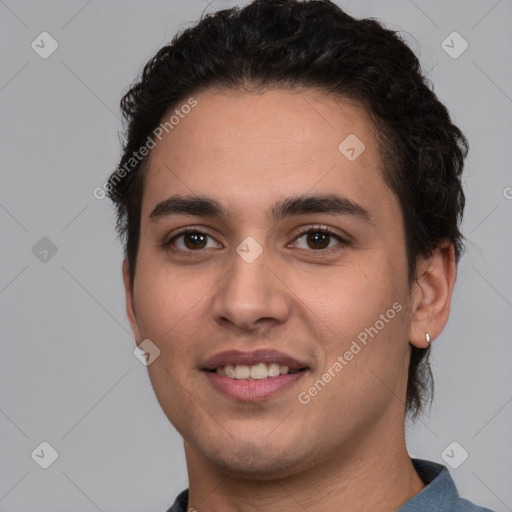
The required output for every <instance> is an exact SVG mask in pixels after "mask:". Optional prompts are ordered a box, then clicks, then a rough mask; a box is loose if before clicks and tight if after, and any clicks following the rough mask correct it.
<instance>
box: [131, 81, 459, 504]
mask: <svg viewBox="0 0 512 512" xmlns="http://www.w3.org/2000/svg"><path fill="white" fill-rule="evenodd" d="M195 97H196V99H197V102H198V105H197V107H196V108H194V109H193V110H192V111H191V112H190V113H189V114H188V115H187V116H186V117H185V118H184V119H183V120H181V121H180V123H179V124H178V125H177V126H176V127H175V128H174V129H173V130H172V131H170V132H169V133H168V134H167V135H165V136H164V138H163V139H162V141H161V142H159V143H158V144H157V146H156V147H155V149H154V150H153V151H152V153H151V155H150V158H149V164H148V172H147V175H146V180H145V188H144V194H143V200H142V224H141V238H140V247H139V253H138V262H137V267H136V272H135V280H134V283H131V282H130V278H129V269H128V264H127V262H126V261H125V262H124V265H123V276H124V282H125V287H126V298H127V300H126V305H127V313H128V317H129V319H130V322H131V326H132V329H133V332H134V336H135V341H136V342H137V343H140V342H141V341H142V340H144V339H150V340H152V342H153V343H154V344H155V345H157V346H158V348H159V349H160V351H161V353H160V356H159V357H158V358H157V359H156V360H155V361H154V362H153V363H152V364H151V365H150V366H148V371H149V376H150V379H151V383H152V385H153V388H154V390H155V393H156V396H157V398H158V400H159V402H160V404H161V406H162V409H163V410H164V412H165V414H166V415H167V417H168V418H169V420H170V421H171V422H172V424H173V425H174V426H175V427H176V429H177V430H178V431H179V432H180V433H181V435H182V436H183V438H184V446H185V454H186V459H187V467H188V473H189V482H190V501H189V507H194V508H195V509H197V510H198V511H199V512H203V511H204V512H207V511H216V510H217V511H218V510H223V511H235V510H236V511H253V510H270V511H273V510H278V509H279V510H283V509H286V510H291V511H295V510H297V511H299V510H308V511H317V510H328V509H330V510H341V509H342V508H343V509H344V510H370V509H371V510H382V511H388V510H389V511H392V510H396V509H397V508H398V507H400V506H401V505H402V504H403V503H405V502H406V501H407V500H408V499H410V498H411V497H412V496H414V495H415V494H417V493H418V492H419V491H421V489H422V488H423V487H424V484H423V482H422V481H421V480H420V478H419V477H418V475H417V474H416V472H415V470H414V468H413V466H412V464H411V462H410V459H409V456H408V454H407V450H406V446H405V441H404V411H405V405H404V401H405V396H406V384H407V367H408V362H409V351H410V344H412V345H415V346H418V347H424V346H426V340H425V332H429V333H430V336H431V338H432V340H434V339H435V338H436V337H437V336H438V335H439V333H440V332H441V331H442V329H443V328H444V326H445V324H446V321H447V319H448V315H449V308H450V299H451V293H452V289H453V285H454V282H455V277H456V268H455V261H454V253H453V248H452V246H451V245H450V244H449V243H445V244H442V245H441V246H440V247H439V248H438V249H437V250H436V251H435V252H434V254H433V255H432V257H431V258H430V259H428V260H421V261H419V262H418V272H417V279H416V280H415V282H414V283H413V284H412V285H411V286H410V285H409V283H408V279H407V260H406V251H405V236H404V229H403V222H402V214H401V210H400V206H399V203H398V201H397V198H396V197H395V195H394V193H393V192H392V191H391V190H390V189H389V188H388V187H387V185H386V184H385V182H384V180H383V178H382V170H381V162H380V157H379V153H378V147H377V138H376V134H375V131H374V130H375V129H374V127H373V125H372V123H371V121H370V119H369V118H368V116H367V115H366V113H365V111H364V109H363V108H362V107H360V106H359V105H357V104H355V103H353V102H352V103H350V102H348V101H347V100H342V99H339V98H334V97H326V96H325V95H320V94H319V93H317V92H314V91H308V90H295V91H292V90H267V91H265V92H260V93H246V92H239V91H232V90H224V89H210V90H207V91H204V92H202V93H200V94H198V95H196V96H195ZM349 134H356V135H357V137H358V138H359V139H360V140H361V141H363V142H364V144H365V147H366V149H365V150H364V152H363V153H362V154H361V155H360V156H359V157H358V158H357V159H356V160H355V161H349V160H348V159H347V158H346V157H345V156H344V155H343V154H342V153H341V152H340V150H339V149H338V146H339V144H340V143H341V142H342V141H343V140H344V139H345V138H346V137H347V136H348V135H349ZM322 194H336V195H339V196H343V197H345V198H347V199H349V200H350V201H352V202H353V203H357V204H358V205H360V206H362V207H363V208H364V209H366V210H367V211H368V212H369V214H370V217H371V222H368V221H366V220H364V219H362V218H360V217H359V216H357V215H347V214H344V215H343V214H339V213H318V212H311V213H305V214H304V213H302V214H297V215H292V216H288V217H286V218H283V219H278V220H276V219H273V217H272V208H273V206H274V204H275V203H276V202H278V201H281V200H283V199H284V198H287V197H291V196H311V195H322ZM174 195H180V196H186V197H189V196H202V197H208V198H211V199H214V200H216V201H218V202H219V203H220V204H221V205H222V206H223V207H224V208H225V210H226V211H227V215H226V216H225V217H211V216H206V215H189V214H186V215H185V214H179V215H167V216H158V217H155V218H151V217H150V214H151V212H153V210H154V208H155V206H156V205H157V204H159V203H160V202H162V201H164V200H166V199H167V198H168V197H170V196H174ZM186 226H191V227H193V228H196V229H197V231H200V232H202V233H205V234H207V235H209V237H208V238H206V239H205V240H207V243H206V245H204V244H203V245H204V246H202V248H200V249H195V248H194V247H197V245H194V244H193V240H196V241H197V238H194V239H193V240H192V239H191V237H190V235H188V236H185V237H183V236H182V237H178V238H174V237H175V236H177V234H178V230H179V229H180V228H183V227H186ZM319 226H320V227H323V228H328V229H329V230H331V231H333V232H334V233H335V234H336V235H339V236H341V237H343V238H345V239H346V238H348V239H349V243H347V244H345V243H341V242H339V240H337V239H336V238H335V237H331V238H327V242H328V246H327V248H318V245H315V244H314V241H315V240H318V239H317V238H316V239H313V245H311V240H312V238H311V236H309V237H308V235H304V234H301V233H300V229H301V228H308V229H309V228H311V229H312V230H313V232H317V231H318V229H317V228H318V227H319ZM315 229H316V230H317V231H315ZM248 236H251V237H253V238H254V239H255V240H256V241H257V242H258V243H259V244H260V246H261V248H262V250H263V251H262V253H261V255H260V256H259V257H258V258H257V259H256V260H255V261H254V262H252V263H247V262H246V261H244V259H242V258H241V257H240V256H239V255H238V254H237V252H236V251H235V249H236V247H237V246H238V245H239V244H240V243H241V242H242V240H244V239H245V238H246V237H248ZM171 240H174V242H173V243H171V244H170V245H168V246H167V247H163V246H162V245H163V243H164V242H169V241H171ZM185 242H187V244H188V245H187V244H185ZM189 247H192V249H190V248H189ZM395 303H399V304H400V305H402V306H403V309H402V310H401V311H400V313H398V314H397V315H396V316H395V317H394V318H393V319H392V320H390V321H389V322H387V323H386V324H385V326H384V327H383V328H382V329H380V330H379V332H378V334H377V335H376V336H375V337H374V338H373V339H370V341H369V342H368V344H367V346H365V347H364V349H362V350H361V351H360V352H359V353H358V354H357V355H355V356H354V357H353V359H352V360H351V361H349V362H348V364H347V365H346V366H344V367H343V370H342V371H340V372H339V373H337V374H336V377H334V378H332V379H331V381H330V382H329V383H328V384H327V385H326V386H325V387H324V388H323V389H322V390H321V392H319V393H318V394H317V395H316V396H315V397H314V398H312V399H311V401H310V402H309V403H308V404H306V405H304V404H301V403H300V402H299V401H298V399H297V396H298V393H300V392H302V391H305V390H306V391H307V390H308V388H309V387H310V386H311V385H312V384H313V383H314V382H315V381H317V380H318V379H319V378H321V377H322V375H323V374H324V373H325V372H326V371H327V369H328V368H329V367H332V365H333V364H334V363H335V362H336V361H337V358H338V356H340V355H343V354H344V353H345V352H346V351H347V350H349V348H350V346H351V343H352V341H353V340H354V339H356V338H357V335H358V334H359V333H361V332H362V331H364V329H365V328H368V327H370V326H374V325H375V323H376V321H377V320H379V318H380V315H381V314H384V313H385V312H386V311H387V310H388V309H389V308H391V307H392V305H393V304H395ZM260 348H271V349H277V350H279V351H281V352H284V353H286V354H289V355H291V356H292V357H294V358H296V359H299V360H302V361H305V362H306V363H307V365H308V371H307V372H306V373H305V374H304V375H303V377H302V378H301V380H300V381H299V382H297V384H296V385H294V386H293V387H291V388H288V389H287V390H285V391H281V392H280V393H279V394H277V395H275V396H272V397H270V398H269V399H267V400H263V401H259V402H251V403H241V402H239V401H236V400H233V399H231V398H227V397H226V396H224V395H221V394H220V393H219V392H217V391H216V390H215V389H214V388H213V387H212V385H211V384H210V383H209V381H208V380H207V379H206V378H205V375H204V372H202V371H201V369H200V368H201V363H202V362H203V361H204V360H205V359H206V358H208V357H211V356H212V355H213V354H216V353H218V352H222V351H225V350H230V349H238V350H242V351H252V350H256V349H260ZM241 497H243V499H241Z"/></svg>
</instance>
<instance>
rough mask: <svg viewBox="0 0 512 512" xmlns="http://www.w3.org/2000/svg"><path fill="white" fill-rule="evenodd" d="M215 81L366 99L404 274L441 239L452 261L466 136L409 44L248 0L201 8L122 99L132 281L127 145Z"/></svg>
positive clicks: (331, 18) (117, 195) (131, 181)
mask: <svg viewBox="0 0 512 512" xmlns="http://www.w3.org/2000/svg"><path fill="white" fill-rule="evenodd" d="M216 86H220V87H225V88H232V89H238V90H244V91H256V90H262V89H265V88H270V87H276V88H277V87H279V88H294V87H305V88H308V89H314V90H317V91H320V92H322V93H325V94H326V95H335V96H338V97H342V98H349V99H352V100H356V101H357V102H359V103H360V104H362V105H363V106H364V108H365V109H366V111H367V112H368V114H369V115H370V116H371V119H372V120H373V122H374V124H375V125H376V126H377V127H378V128H379V129H378V130H377V132H378V133H379V147H380V153H381V158H382V164H383V177H384V179H385V181H386V183H387V185H388V186H389V187H390V189H391V190H392V191H393V192H394V194H395V195H396V197H397V198H398V201H399V204H400V207H401V210H402V213H403V219H404V229H405V243H406V251H407V259H408V275H409V282H410V283H412V282H413V280H414V279H415V276H416V262H417V260H418V258H419V257H429V256H430V255H431V254H432V252H433V251H434V250H435V249H436V248H437V247H438V246H439V245H440V244H441V243H442V242H444V241H446V240H448V241H449V242H451V243H452V244H453V247H454V250H455V257H456V261H458V260H459V257H460V254H461V251H462V249H463V237H462V235H461V233H460V231H459V226H460V222H461V220H462V214H463V210H464V192H463V189H462V185H461V173H462V170H463V164H464V159H465V157H466V155H467V151H468V144H467V140H466V138H465V137H464V135H463V133H462V132H461V131H460V130H459V129H458V128H457V127H456V126H455V125H454V124H452V121H451V118H450V115H449V113H448V111H447V109H446V107H445V106H444V105H443V104H442V103H441V102H440V101H439V100H438V98H437V97H436V95H435V93H434V92H433V90H432V86H431V84H430V82H429V81H428V80H427V79H426V78H425V77H424V76H423V74H422V71H421V66H420V63H419V61H418V59H417V57H416V56H415V55H414V53H413V52H412V50H411V49H410V48H409V47H408V46H407V45H406V44H405V42H404V41H403V40H402V38H401V37H400V35H399V34H398V33H397V32H394V31H391V30H388V29H386V28H385V27H384V26H383V25H382V24H381V23H380V22H378V21H376V20H374V19H359V20H358V19H355V18H353V17H351V16H350V15H348V14H347V13H345V12H344V11H343V10H342V9H340V8H339V7H338V6H337V5H335V4H334V3H332V2H330V1H328V0H310V1H304V2H300V1H298V0H256V1H253V2H252V3H250V4H248V5H247V6H245V7H243V8H239V7H237V8H232V9H227V10H222V11H219V12H216V13H213V14H208V15H205V16H203V17H202V19H201V20H200V21H199V22H198V23H197V24H196V25H195V26H193V27H191V28H188V29H186V30H184V31H183V32H181V33H179V34H177V35H176V36H175V37H174V39H173V40H172V41H171V43H170V44H168V45H166V46H164V47H163V48H162V49H161V50H160V51H159V52H158V53H157V54H156V55H155V56H154V57H153V58H152V59H151V60H150V61H149V62H148V63H147V64H146V66H145V67H144V70H143V72H142V76H141V77H140V79H139V80H138V81H137V82H136V83H135V84H134V85H133V86H132V87H131V89H130V90H129V91H128V92H127V93H126V94H125V96H124V97H123V99H122V101H121V108H122V112H123V115H124V118H125V120H126V121H127V130H126V131H127V134H126V135H127V136H126V141H125V144H124V148H123V154H122V157H121V160H120V164H119V167H118V169H117V170H116V171H114V172H113V173H112V175H111V177H110V178H109V180H108V182H107V183H106V184H105V189H106V190H107V194H108V196H109V197H110V198H111V199H112V200H113V202H114V203H115V206H116V209H117V231H118V234H119V236H120V238H121V239H122V240H123V243H124V251H125V257H126V259H127V261H128V264H129V269H130V273H131V278H132V284H133V278H134V275H135V269H136V262H137V251H138V245H139V231H140V216H141V202H142V192H143V186H144V174H145V171H146V165H145V164H146V162H147V156H146V157H145V158H143V159H134V158H133V155H135V154H137V155H138V151H139V149H140V148H141V147H142V146H144V144H145V143H146V140H151V139H152V138H154V137H153V134H154V130H155V129H156V128H157V127H158V126H159V124H160V123H161V122H162V119H163V117H164V115H165V114H166V113H168V112H169V111H170V109H172V108H174V107H176V106H177V105H178V104H179V103H180V102H183V101H184V100H185V99H186V98H187V97H190V95H191V94H197V93H198V92H200V91H202V90H205V89H208V88H211V87H216ZM128 164H129V165H128ZM120 169H123V170H124V172H123V173H122V174H121V176H122V179H121V178H120V173H119V170H120ZM410 350H411V354H410V362H409V373H408V384H407V397H406V410H407V412H408V413H409V414H410V416H411V417H413V418H414V417H416V416H417V415H418V414H419V413H420V412H421V410H422V407H423V405H424V403H425V402H426V401H427V400H428V399H429V398H431V396H432V391H433V383H432V375H431V371H430V366H429V363H428V356H429V348H426V349H421V348H417V347H414V346H412V345H411V346H410Z"/></svg>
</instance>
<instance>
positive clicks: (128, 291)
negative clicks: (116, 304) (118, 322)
mask: <svg viewBox="0 0 512 512" xmlns="http://www.w3.org/2000/svg"><path fill="white" fill-rule="evenodd" d="M123 282H124V291H125V295H126V314H127V316H128V320H129V321H130V326H131V328H132V332H133V336H134V337H135V343H136V344H137V345H138V344H139V343H140V342H141V341H142V336H141V334H140V330H139V325H138V324H137V314H136V313H135V301H134V298H133V289H132V282H131V278H130V266H129V265H128V261H127V260H126V259H125V260H124V261H123Z"/></svg>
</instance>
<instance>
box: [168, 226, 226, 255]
mask: <svg viewBox="0 0 512 512" xmlns="http://www.w3.org/2000/svg"><path fill="white" fill-rule="evenodd" d="M164 245H165V246H174V247H175V248H176V249H178V250H181V251H198V250H202V249H214V248H219V247H222V246H221V245H220V244H219V243H217V242H216V241H215V240H214V239H213V238H212V237H211V236H210V235H208V234H206V233H203V232H202V231H198V230H195V229H194V230H192V229H191V230H188V229H187V230H184V231H182V232H181V233H178V234H177V235H175V236H173V237H172V238H171V239H170V240H169V241H168V242H166V243H165V244H164Z"/></svg>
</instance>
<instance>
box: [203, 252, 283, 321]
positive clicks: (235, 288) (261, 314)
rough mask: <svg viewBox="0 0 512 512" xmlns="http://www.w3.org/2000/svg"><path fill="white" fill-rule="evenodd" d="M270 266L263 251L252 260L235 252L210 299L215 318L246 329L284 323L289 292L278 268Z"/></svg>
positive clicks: (270, 263)
mask: <svg viewBox="0 0 512 512" xmlns="http://www.w3.org/2000/svg"><path fill="white" fill-rule="evenodd" d="M274 263H275V262H274ZM272 267H275V265H273V264H272V261H271V259H270V258H269V257H267V256H266V255H265V251H263V253H262V254H261V255H260V256H259V257H258V259H257V260H256V261H253V262H252V263H248V262H247V261H245V260H244V259H243V258H241V257H240V256H239V255H238V254H235V255H234V262H233V267H232V269H231V270H230V271H229V272H228V273H227V275H226V277H225V278H224V279H223V280H222V281H221V283H219V286H218V288H217V293H216V296H215V298H214V301H213V314H214V317H215V320H216V321H217V322H218V323H220V324H222V325H223V326H225V327H226V326H228V325H230V326H236V327H237V328H239V329H241V330H245V331H251V330H258V329H261V328H262V327H270V326H271V325H278V324H282V323H284V322H285V321H286V319H287V318H288V317H289V314H290V301H289V296H287V294H286V290H287V287H286V284H284V283H283V281H281V280H280V279H279V278H278V277H277V276H279V272H278V271H277V268H272Z"/></svg>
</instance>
